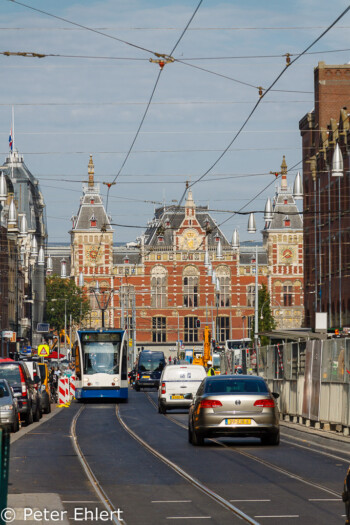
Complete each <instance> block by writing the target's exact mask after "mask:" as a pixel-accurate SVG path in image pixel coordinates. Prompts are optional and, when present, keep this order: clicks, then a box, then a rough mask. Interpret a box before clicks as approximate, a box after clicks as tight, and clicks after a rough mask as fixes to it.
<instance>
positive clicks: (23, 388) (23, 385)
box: [19, 367, 27, 396]
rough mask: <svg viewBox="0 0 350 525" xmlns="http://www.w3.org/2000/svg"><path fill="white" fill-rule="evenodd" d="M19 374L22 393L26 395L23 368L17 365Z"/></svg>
mask: <svg viewBox="0 0 350 525" xmlns="http://www.w3.org/2000/svg"><path fill="white" fill-rule="evenodd" d="M19 375H20V377H21V385H22V394H23V395H24V396H26V395H27V385H26V380H25V377H24V374H23V370H22V368H21V367H19Z"/></svg>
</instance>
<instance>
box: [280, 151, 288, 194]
mask: <svg viewBox="0 0 350 525" xmlns="http://www.w3.org/2000/svg"><path fill="white" fill-rule="evenodd" d="M281 174H282V181H281V190H282V191H286V190H287V163H286V157H285V156H284V155H283V160H282V164H281Z"/></svg>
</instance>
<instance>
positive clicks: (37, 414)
mask: <svg viewBox="0 0 350 525" xmlns="http://www.w3.org/2000/svg"><path fill="white" fill-rule="evenodd" d="M40 414H41V410H40V406H39V404H38V403H37V405H36V410H35V414H34V416H33V420H34V421H35V422H37V421H39V419H40Z"/></svg>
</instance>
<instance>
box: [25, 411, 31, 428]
mask: <svg viewBox="0 0 350 525" xmlns="http://www.w3.org/2000/svg"><path fill="white" fill-rule="evenodd" d="M25 422H26V425H27V426H28V425H31V424H32V423H33V409H32V408H30V410H29V412H28V413H27V414H26V417H25Z"/></svg>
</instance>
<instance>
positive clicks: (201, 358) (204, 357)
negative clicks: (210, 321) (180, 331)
mask: <svg viewBox="0 0 350 525" xmlns="http://www.w3.org/2000/svg"><path fill="white" fill-rule="evenodd" d="M203 339H204V345H203V346H204V352H203V354H194V356H193V362H192V364H194V365H202V366H204V367H206V366H207V364H208V361H210V360H211V330H209V326H205V327H204V332H203Z"/></svg>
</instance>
